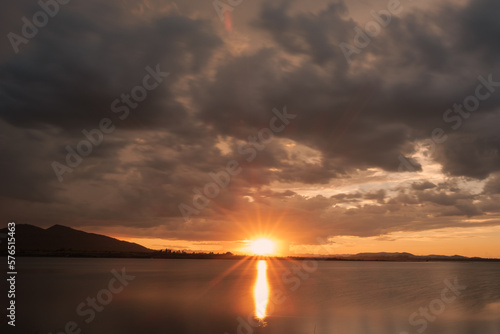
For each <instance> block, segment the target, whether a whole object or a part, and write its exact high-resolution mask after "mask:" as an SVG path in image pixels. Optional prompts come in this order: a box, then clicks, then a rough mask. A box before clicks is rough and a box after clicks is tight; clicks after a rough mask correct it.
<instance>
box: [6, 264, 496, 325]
mask: <svg viewBox="0 0 500 334" xmlns="http://www.w3.org/2000/svg"><path fill="white" fill-rule="evenodd" d="M18 261H19V263H18V273H19V274H18V277H17V295H16V302H17V305H18V308H17V318H16V331H15V332H16V333H44V334H45V333H50V332H52V333H53V334H56V333H57V334H59V333H72V332H74V333H78V330H81V333H90V334H101V333H102V334H104V333H106V334H113V333H117V334H118V333H119V334H128V333H134V334H139V333H148V334H155V333H172V334H173V333H175V334H183V333H220V334H224V333H228V334H233V333H287V334H288V333H301V334H305V333H317V334H322V333H329V334H331V333H341V334H379V333H380V334H407V333H408V334H412V333H427V334H447V333H449V334H462V333H463V334H466V333H467V334H469V333H470V334H472V333H474V334H494V333H499V334H500V264H498V263H397V262H395V263H393V262H322V261H319V262H305V263H304V262H295V263H293V262H290V261H277V260H267V261H258V260H245V261H241V262H238V261H232V260H165V259H158V260H142V259H66V258H19V259H18ZM122 268H125V273H126V275H129V276H128V277H121V279H122V281H123V282H124V283H121V282H120V281H119V280H117V279H116V278H114V277H116V275H118V276H120V274H119V273H118V272H120V273H121V271H122ZM113 269H115V270H116V271H117V273H116V274H113V273H112V272H111V271H112V270H113ZM132 276H135V277H132ZM2 284H3V285H2V291H6V290H5V289H6V287H5V283H2ZM124 284H125V285H124ZM449 286H451V287H452V288H450V287H449ZM453 286H454V287H453ZM3 293H4V292H2V294H3ZM2 299H4V298H2ZM92 301H94V302H95V303H94V304H92V303H93V302H92ZM92 305H93V306H92ZM2 306H3V305H2ZM410 320H411V321H410ZM2 321H3V322H2V325H5V320H2ZM71 322H74V324H72V323H71ZM65 327H67V328H66V329H65Z"/></svg>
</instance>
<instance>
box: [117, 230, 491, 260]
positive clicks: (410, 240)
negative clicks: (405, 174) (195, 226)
mask: <svg viewBox="0 0 500 334" xmlns="http://www.w3.org/2000/svg"><path fill="white" fill-rule="evenodd" d="M486 230H487V232H486ZM115 237H116V238H117V239H120V240H125V241H128V242H135V243H138V244H140V245H143V246H145V247H148V248H151V249H155V250H160V249H165V248H169V249H175V250H186V251H206V252H221V253H222V252H233V253H236V254H248V253H249V251H248V243H247V242H248V240H250V239H248V240H238V241H205V242H200V241H196V242H194V241H186V240H171V239H161V238H133V237H124V236H119V235H118V236H115ZM255 238H258V236H256V237H255ZM271 239H272V240H273V241H275V242H277V243H278V247H277V251H276V254H275V255H279V256H289V255H310V254H313V255H314V254H317V255H328V254H332V255H335V254H356V253H364V252H370V253H377V252H408V253H412V254H414V255H430V254H435V255H449V256H451V255H462V256H467V257H483V258H500V247H499V245H498V240H500V227H491V228H484V227H483V228H477V229H472V228H469V229H463V228H447V229H440V230H431V231H422V232H398V233H393V234H389V235H386V236H380V237H367V238H361V237H351V236H341V237H334V238H330V239H329V241H330V243H329V244H327V245H319V244H318V245H298V244H293V243H292V242H287V241H283V240H277V239H275V238H271Z"/></svg>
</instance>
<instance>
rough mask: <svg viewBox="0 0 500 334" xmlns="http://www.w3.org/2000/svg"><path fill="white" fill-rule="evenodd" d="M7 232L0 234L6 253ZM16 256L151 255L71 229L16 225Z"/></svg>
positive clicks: (124, 243)
mask: <svg viewBox="0 0 500 334" xmlns="http://www.w3.org/2000/svg"><path fill="white" fill-rule="evenodd" d="M7 234H8V230H7V228H4V229H1V230H0V235H1V236H2V237H3V238H2V239H0V242H1V243H0V247H1V249H2V250H5V249H6V246H7V238H8V237H9V236H8V235H7ZM15 239H16V240H15V242H16V243H15V244H16V253H18V254H19V253H22V252H54V251H66V252H116V253H137V252H152V250H151V249H148V248H146V247H143V246H141V245H139V244H136V243H132V242H127V241H122V240H118V239H115V238H111V237H107V236H105V235H101V234H95V233H87V232H83V231H80V230H75V229H73V228H71V227H67V226H62V225H54V226H52V227H49V228H47V229H43V228H40V227H37V226H33V225H29V224H17V225H16V230H15Z"/></svg>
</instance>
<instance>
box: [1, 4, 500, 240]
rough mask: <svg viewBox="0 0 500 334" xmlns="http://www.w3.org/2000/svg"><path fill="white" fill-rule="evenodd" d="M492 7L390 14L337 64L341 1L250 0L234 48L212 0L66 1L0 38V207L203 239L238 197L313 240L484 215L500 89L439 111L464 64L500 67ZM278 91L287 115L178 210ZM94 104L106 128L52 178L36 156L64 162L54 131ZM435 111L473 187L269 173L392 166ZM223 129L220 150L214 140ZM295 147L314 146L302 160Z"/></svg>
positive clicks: (66, 136)
mask: <svg viewBox="0 0 500 334" xmlns="http://www.w3.org/2000/svg"><path fill="white" fill-rule="evenodd" d="M6 6H7V5H2V7H5V8H2V13H3V14H2V15H5V16H9V17H10V18H9V20H6V21H5V22H4V23H2V24H1V25H0V30H1V31H0V32H1V33H2V34H3V35H4V36H5V35H6V34H7V33H8V32H9V31H15V30H16V29H17V30H18V29H19V28H20V25H21V21H20V17H19V21H16V20H13V19H12V18H11V16H19V15H21V16H22V15H26V16H29V15H30V14H31V15H32V12H33V10H35V9H36V5H35V3H34V2H29V1H25V2H20V3H19V4H18V5H16V6H13V7H11V8H6ZM205 7H206V6H204V7H203V8H205ZM29 8H31V9H29ZM240 9H241V10H244V9H242V8H240V7H238V10H240ZM379 9H382V8H366V10H367V12H369V11H370V10H379ZM499 9H500V8H499V4H498V2H497V1H494V0H477V1H471V2H469V3H468V4H467V5H466V6H465V7H462V6H458V5H453V3H452V2H450V3H449V4H448V5H446V6H439V8H437V7H436V8H435V9H432V8H431V9H428V10H425V11H424V10H415V11H413V12H404V13H403V14H402V15H401V16H399V17H393V18H392V21H391V23H390V25H389V26H388V27H386V28H383V30H382V32H381V33H380V35H379V36H377V37H374V38H373V41H372V42H371V43H370V45H369V46H368V47H366V48H365V49H363V50H362V52H361V53H360V54H359V55H354V56H353V62H351V63H347V62H346V60H345V58H344V55H343V53H342V51H341V49H340V48H339V46H338V45H339V44H340V43H341V42H352V40H353V38H354V35H355V32H354V30H353V29H354V27H355V26H356V25H357V24H361V23H360V22H356V21H355V20H354V19H353V18H352V17H350V14H349V12H348V10H347V7H346V6H345V4H344V3H343V2H331V3H326V2H325V5H324V6H323V8H322V9H320V10H318V11H314V12H307V13H306V12H297V11H294V3H293V2H287V1H283V2H279V3H278V4H276V3H271V2H266V1H263V2H262V3H261V4H259V11H258V12H257V16H256V17H252V18H249V19H248V25H247V26H245V27H241V25H240V27H241V29H242V32H238V33H241V34H245V33H247V34H248V35H249V36H262V40H263V41H266V43H262V44H261V43H258V42H255V43H254V44H253V46H251V47H250V48H249V49H247V50H246V51H245V52H243V53H237V52H232V51H231V48H232V46H231V44H230V42H229V41H230V38H229V37H228V34H227V33H226V32H224V31H223V30H222V29H221V27H220V22H219V21H218V17H217V15H216V13H215V12H196V11H195V10H194V9H191V10H190V11H189V12H188V13H189V14H182V12H179V11H178V10H173V9H172V10H165V11H160V10H158V11H155V10H149V11H147V10H146V12H145V13H142V14H138V13H137V11H136V10H135V9H134V10H128V9H127V8H123V7H121V6H120V5H119V3H118V2H109V3H107V4H106V5H102V6H101V4H99V5H98V4H97V3H94V2H90V3H86V4H76V3H75V4H69V5H67V6H66V7H64V10H61V12H60V13H59V14H58V15H57V16H56V17H55V18H53V19H51V21H50V23H49V24H48V25H47V26H46V27H44V28H43V29H41V30H40V32H39V34H38V35H37V36H36V38H34V39H33V40H31V41H30V42H29V44H28V45H26V46H22V47H21V52H20V53H19V54H17V55H15V54H14V53H13V52H12V54H9V53H8V52H6V51H5V50H8V49H9V48H10V45H9V43H8V40H7V39H4V40H3V42H2V43H4V44H2V46H3V48H4V50H3V51H2V53H1V57H0V129H1V130H2V132H1V133H2V136H1V142H0V148H1V153H2V161H3V162H2V163H0V172H1V173H2V175H4V176H5V182H4V186H3V187H2V188H1V190H0V196H1V197H2V201H1V204H0V212H2V213H3V215H2V219H4V220H6V219H18V220H19V219H20V220H23V221H24V222H27V223H34V224H46V225H49V224H52V223H55V222H60V223H65V224H68V225H75V226H78V225H98V224H101V225H106V224H109V225H127V226H132V227H141V226H143V227H154V226H164V227H165V231H166V232H165V236H166V237H169V236H172V237H179V238H191V239H196V240H210V239H214V240H215V239H225V238H229V232H227V230H228V227H229V226H231V224H234V221H235V220H237V221H238V222H240V223H239V224H244V223H241V222H242V221H245V213H242V212H241V210H248V211H249V212H256V211H262V212H264V213H266V212H267V214H268V215H269V217H276V219H278V217H280V212H281V214H282V216H283V217H288V218H289V219H288V220H287V222H283V223H282V225H283V228H286V227H285V226H286V225H287V224H288V225H289V229H290V230H291V231H292V230H294V229H295V230H299V231H304V230H307V231H308V232H307V234H304V235H305V237H304V239H308V240H309V241H310V240H314V238H315V237H316V236H319V235H321V236H328V235H333V234H337V235H340V234H348V235H360V236H368V235H378V234H383V233H389V232H391V231H398V230H412V231H413V230H424V229H429V228H440V227H446V226H466V223H457V220H456V219H455V218H456V217H472V216H481V215H484V214H485V213H489V214H490V215H492V216H496V214H497V212H498V210H500V208H498V206H495V205H494V202H495V200H496V199H497V196H498V193H499V191H498V189H499V187H498V184H499V182H498V176H497V177H493V175H497V174H495V173H497V172H498V171H500V156H499V149H500V136H499V135H498V128H499V122H498V115H499V105H500V91H498V92H497V93H493V94H492V96H491V97H490V98H489V99H488V100H487V101H485V102H484V103H482V104H481V106H480V108H479V109H478V110H477V111H475V112H473V113H472V114H471V116H470V117H469V118H467V119H463V120H462V121H463V125H462V126H460V127H458V128H457V129H453V128H452V127H451V125H453V123H451V124H450V123H446V122H444V121H443V113H444V112H445V111H446V110H447V109H449V108H451V107H452V105H453V104H454V103H462V102H463V100H464V98H465V97H466V96H468V95H470V94H472V93H474V89H475V87H476V86H477V84H478V82H477V77H478V76H479V75H483V76H484V77H487V76H488V74H490V73H491V74H492V75H493V78H494V79H495V80H496V81H500V63H499V59H500V57H499V56H500V43H499V42H498V36H499V32H500V21H498V20H497V18H496V17H495V15H493V14H492V13H498V10H499ZM9 13H10V14H9ZM156 64H160V65H161V68H162V70H164V71H168V72H171V76H169V77H168V78H167V79H166V80H165V82H164V83H163V84H162V85H161V86H160V87H159V88H158V90H155V91H153V92H151V93H150V94H149V95H148V98H147V99H146V100H145V101H144V102H143V103H141V105H140V106H139V107H138V108H137V109H134V110H132V111H131V117H130V118H129V119H127V120H126V121H123V122H121V121H119V120H118V119H117V117H116V115H114V114H113V113H112V112H111V111H110V104H111V102H112V101H113V100H114V99H116V98H117V97H119V96H120V94H121V93H126V92H129V91H130V89H131V88H132V87H134V86H135V85H137V84H139V83H140V82H141V80H142V77H143V76H144V73H145V72H144V68H145V67H146V66H148V65H149V66H154V65H156ZM499 88H500V87H499ZM285 105H286V106H288V109H289V110H290V112H291V113H294V114H297V115H298V116H297V118H296V119H294V120H293V122H291V124H290V125H289V126H287V128H286V131H284V132H282V133H280V134H279V135H277V136H276V138H275V139H274V140H273V141H272V142H271V143H270V144H269V145H267V146H266V148H265V149H264V150H263V151H261V152H259V155H258V157H257V158H256V159H255V161H253V162H252V163H249V164H245V165H243V167H244V170H243V172H242V174H241V175H239V176H238V177H237V178H234V180H233V181H232V183H231V186H230V187H229V188H228V189H227V190H225V191H223V192H222V194H221V195H220V196H219V197H218V198H217V200H216V201H214V203H212V204H211V205H210V206H209V207H208V208H207V210H205V211H203V213H202V214H201V215H200V216H199V218H202V219H204V220H200V221H197V220H195V221H193V222H191V223H190V224H185V223H184V221H183V219H182V217H180V212H179V210H178V208H177V205H178V204H179V203H180V202H186V203H189V202H190V201H191V198H192V195H193V192H192V189H193V188H194V187H201V186H203V185H204V184H205V183H206V182H207V181H209V178H208V173H209V172H212V171H218V170H221V169H223V166H224V165H225V164H226V162H227V161H229V160H231V159H236V160H239V161H243V160H244V159H243V157H242V156H241V154H240V153H239V152H238V146H239V145H240V144H241V142H242V141H243V142H244V141H246V140H247V139H248V136H255V135H256V134H257V132H258V131H259V130H260V129H261V128H263V127H266V126H267V124H268V122H269V119H270V118H271V117H272V113H271V110H272V108H273V107H278V108H281V107H282V106H285ZM103 117H109V118H111V119H112V120H113V121H114V122H116V126H117V131H116V132H115V133H113V134H112V135H110V136H109V137H107V138H105V140H104V142H103V143H102V144H101V145H100V147H98V148H96V149H95V151H94V152H93V153H92V155H91V156H89V157H87V158H85V160H84V162H83V163H82V165H81V166H80V167H79V168H78V169H76V170H75V171H74V172H73V173H72V174H71V175H69V174H68V175H67V176H68V177H67V178H66V179H65V181H64V182H63V183H62V184H59V183H58V181H57V178H56V177H55V175H54V173H53V171H52V169H51V167H50V164H51V162H52V161H54V160H58V161H63V160H64V156H65V153H66V152H65V150H64V147H65V146H66V145H76V143H77V142H78V141H79V140H81V139H83V136H82V134H81V130H82V129H90V128H95V127H96V126H97V124H98V122H99V120H100V119H101V118H103ZM436 127H441V128H442V129H444V130H445V132H446V135H448V139H447V140H446V141H445V142H444V143H442V144H439V145H438V146H437V147H436V149H435V150H434V152H433V153H432V159H433V160H434V161H436V162H438V163H440V164H441V165H442V168H443V171H444V172H445V173H448V174H449V175H450V176H451V177H471V178H476V179H486V178H488V177H490V179H488V181H487V183H486V186H485V188H484V192H483V193H482V194H479V195H474V194H471V193H470V192H468V191H467V190H465V189H458V190H457V191H456V192H453V191H451V190H450V189H442V188H440V186H439V185H437V184H434V183H431V182H428V181H421V182H418V183H413V184H411V185H410V186H408V187H406V188H404V189H399V190H398V191H397V192H396V193H389V192H388V191H387V189H376V190H373V191H370V192H364V193H362V192H353V193H342V194H338V195H336V196H333V197H325V196H317V197H312V198H305V197H303V196H300V195H298V194H296V193H294V192H292V191H283V192H274V191H272V190H270V188H272V187H271V186H272V185H274V184H276V183H280V184H281V185H287V184H290V185H292V184H294V185H297V184H300V185H303V186H309V187H317V186H320V185H327V184H328V183H329V182H331V181H332V180H335V179H345V180H349V179H350V178H355V177H356V175H357V173H358V172H359V171H363V170H366V169H368V168H380V169H382V170H385V171H390V172H397V171H398V167H399V164H400V160H399V159H398V157H399V156H400V154H403V155H405V156H407V157H409V156H411V155H412V154H414V153H415V152H416V150H417V147H418V146H417V144H418V142H419V141H420V140H424V139H427V138H429V137H430V135H431V133H432V130H433V129H434V128H436ZM220 139H221V140H222V141H223V142H224V143H225V144H226V146H227V149H228V151H224V150H221V149H220V146H217V144H218V143H219V140H220ZM291 142H293V144H294V145H296V146H295V148H294V146H290V143H291ZM287 145H288V146H287ZM299 146H301V147H302V146H305V147H308V148H309V149H311V150H312V151H313V152H315V154H316V155H317V159H315V160H314V161H313V160H311V159H309V158H306V156H305V154H304V152H303V151H300V152H299V151H298V150H299V148H298V147H299ZM346 182H348V181H346ZM244 196H252V198H254V199H255V201H254V202H249V201H248V200H247V199H246V198H244ZM27 206H29V207H30V208H31V209H30V210H29V211H26V210H25V208H26V207H27ZM228 217H230V218H228ZM380 217H384V218H383V219H380ZM408 217H414V218H413V219H408ZM453 217H455V218H453ZM249 224H251V223H249ZM485 224H493V223H491V222H488V223H485ZM306 226H307V228H306ZM242 228H243V227H242ZM290 233H291V232H290ZM299 234H300V233H299Z"/></svg>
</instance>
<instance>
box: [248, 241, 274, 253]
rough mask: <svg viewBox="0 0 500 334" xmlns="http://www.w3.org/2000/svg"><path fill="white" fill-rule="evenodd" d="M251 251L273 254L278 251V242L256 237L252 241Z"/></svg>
mask: <svg viewBox="0 0 500 334" xmlns="http://www.w3.org/2000/svg"><path fill="white" fill-rule="evenodd" d="M250 251H251V252H252V253H253V254H255V255H272V254H274V252H275V251H276V244H275V242H274V241H272V240H269V239H264V238H261V239H256V240H252V241H251V242H250Z"/></svg>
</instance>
